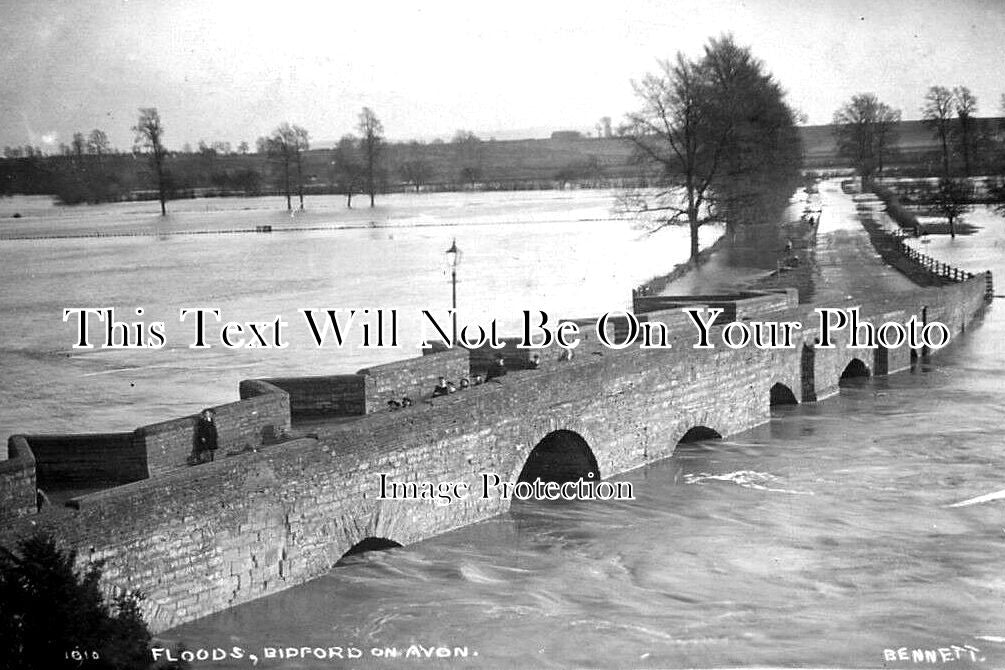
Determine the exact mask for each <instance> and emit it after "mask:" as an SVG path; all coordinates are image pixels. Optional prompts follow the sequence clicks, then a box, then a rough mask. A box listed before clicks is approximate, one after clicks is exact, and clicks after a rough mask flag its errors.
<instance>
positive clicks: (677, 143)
mask: <svg viewBox="0 0 1005 670" xmlns="http://www.w3.org/2000/svg"><path fill="white" fill-rule="evenodd" d="M659 67H660V71H659V72H658V73H656V74H652V73H649V74H646V76H645V77H644V78H643V79H642V80H641V81H639V82H633V83H632V85H633V87H634V88H635V94H636V95H637V96H638V97H639V98H640V100H641V102H642V107H641V109H639V110H638V111H637V112H634V113H631V114H629V115H628V127H627V129H626V132H625V136H626V137H627V138H628V139H629V140H630V141H631V142H632V143H633V145H634V147H635V151H636V154H637V155H638V156H639V158H640V159H642V160H645V161H646V162H649V163H651V164H654V165H655V166H656V167H657V169H658V170H659V172H660V175H659V181H660V183H661V185H662V186H661V187H660V188H659V189H658V191H657V192H656V194H655V198H646V199H645V200H637V201H636V202H635V203H633V204H634V205H635V206H636V207H637V208H641V209H644V210H645V211H657V212H660V213H661V214H660V216H661V217H662V219H663V223H662V224H661V226H664V225H671V224H673V223H676V222H677V221H678V220H680V218H681V217H685V218H686V221H687V224H688V227H689V228H690V231H691V258H692V259H696V258H697V257H698V228H699V226H700V225H701V218H700V215H701V209H702V206H703V204H704V201H705V195H706V192H707V191H708V188H709V186H711V183H712V178H713V177H714V175H715V171H716V169H717V168H718V163H719V157H720V156H719V153H720V152H719V149H718V147H717V146H716V144H715V140H716V135H717V133H715V132H714V130H713V128H712V126H711V119H710V109H709V103H708V81H707V77H706V75H705V73H704V72H703V71H702V68H701V67H700V66H699V65H698V64H697V63H694V62H692V61H690V60H688V59H687V58H685V56H684V54H682V53H679V52H678V54H677V58H676V60H675V61H674V62H670V61H660V63H659ZM720 134H721V133H720ZM705 147H708V149H710V150H709V151H705V150H704V148H705ZM681 190H683V198H680V197H679V194H680V191H681ZM635 197H639V196H635Z"/></svg>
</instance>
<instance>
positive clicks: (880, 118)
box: [834, 93, 900, 187]
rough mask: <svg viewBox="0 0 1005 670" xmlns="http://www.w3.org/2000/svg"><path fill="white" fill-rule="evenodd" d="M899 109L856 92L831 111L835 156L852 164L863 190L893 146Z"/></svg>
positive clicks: (873, 97)
mask: <svg viewBox="0 0 1005 670" xmlns="http://www.w3.org/2000/svg"><path fill="white" fill-rule="evenodd" d="M899 123H900V110H899V109H893V108H892V107H890V106H889V105H887V104H886V103H884V102H880V100H879V98H877V97H876V96H875V95H874V94H872V93H859V94H858V95H854V96H852V99H851V100H849V101H848V102H846V103H845V104H844V105H842V106H841V108H840V109H839V110H837V111H836V112H834V139H835V140H836V141H837V146H838V154H839V155H841V156H844V157H846V158H848V159H850V160H851V161H852V164H853V165H854V166H855V171H856V172H858V174H859V176H861V178H862V182H863V187H865V184H866V183H867V182H868V181H869V179H870V178H871V177H872V175H873V174H874V173H881V172H882V171H883V160H884V157H885V156H886V155H887V153H888V152H889V146H890V145H891V144H893V143H894V141H895V138H896V133H897V125H898V124H899Z"/></svg>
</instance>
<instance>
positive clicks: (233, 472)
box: [0, 275, 987, 631]
mask: <svg viewBox="0 0 1005 670" xmlns="http://www.w3.org/2000/svg"><path fill="white" fill-rule="evenodd" d="M986 288H987V284H986V279H985V277H984V276H983V275H981V276H977V277H970V278H966V279H962V280H961V281H954V282H952V283H950V284H949V285H947V286H943V287H936V288H928V289H921V288H919V289H918V290H916V291H913V292H912V293H910V294H908V295H904V294H899V295H897V296H896V299H895V300H894V299H884V298H883V297H882V296H879V295H877V296H875V298H874V299H871V300H869V301H864V302H863V301H856V302H847V303H846V304H841V305H825V306H827V307H841V308H849V307H852V306H854V307H858V308H859V309H860V311H861V314H862V318H863V320H865V321H869V322H871V323H874V324H877V325H878V324H880V323H885V322H889V321H894V322H899V323H905V322H907V321H908V319H910V318H911V317H912V316H915V317H917V318H918V319H924V320H925V321H926V322H931V321H939V322H942V323H944V324H946V326H947V327H948V328H949V329H950V331H951V332H952V333H953V335H954V336H955V335H956V334H958V333H960V332H962V331H963V330H964V329H965V328H967V327H968V326H969V325H970V324H971V323H972V322H973V321H974V319H975V318H978V317H979V315H980V314H981V312H982V310H983V308H984V306H985V304H986V303H985V296H986V292H987V291H986ZM797 298H798V296H797V295H796V293H795V291H794V290H792V289H788V290H785V289H782V290H778V291H764V292H749V293H744V294H736V295H718V296H690V297H680V298H668V297H662V298H655V299H652V300H648V301H647V300H642V301H640V303H639V304H638V305H637V310H636V311H637V312H638V313H639V315H640V316H639V319H640V320H641V321H648V322H654V323H656V322H659V323H663V324H665V325H666V331H667V333H668V342H669V343H670V344H671V345H672V346H671V347H670V348H657V349H643V348H640V347H639V346H637V345H632V346H629V347H626V348H624V349H620V350H616V349H612V348H610V347H607V346H603V345H601V343H600V342H598V341H597V339H596V337H595V336H594V335H589V334H588V335H587V338H586V339H585V340H584V342H583V343H582V345H581V346H580V347H579V348H577V349H576V350H575V355H574V356H573V357H572V359H571V360H560V357H559V355H558V354H559V352H558V351H557V350H554V349H549V350H545V351H544V352H542V359H541V364H540V366H539V367H537V368H536V369H531V368H532V366H530V365H528V364H527V361H528V352H527V351H526V350H520V349H516V348H515V347H513V346H512V342H510V343H509V344H508V346H507V347H506V348H505V349H504V350H503V353H504V356H505V357H506V361H507V363H508V364H509V367H510V368H513V370H512V371H511V372H510V373H509V374H507V375H506V376H504V377H501V378H498V379H494V380H492V381H490V382H488V383H485V384H481V385H478V386H472V387H471V388H468V389H466V390H463V391H460V392H458V393H455V394H451V395H446V396H441V397H435V398H433V397H429V390H431V389H432V386H433V383H434V381H435V379H436V378H437V377H438V376H439V375H441V374H442V375H444V376H447V377H448V378H451V379H457V378H459V377H461V376H469V375H471V374H472V373H473V372H475V371H477V370H478V368H479V367H480V366H482V365H484V361H485V358H486V356H485V353H486V352H483V351H474V352H468V351H466V350H460V351H458V350H450V351H446V352H440V353H436V354H432V355H428V356H424V357H420V358H417V359H412V360H409V361H403V362H400V363H395V364H391V365H388V366H380V367H376V368H371V369H368V370H362V371H360V372H359V373H357V374H355V375H339V376H334V377H331V376H330V377H312V378H300V379H297V378H277V379H269V380H249V381H247V382H243V383H242V384H241V389H240V391H241V400H239V401H236V402H234V403H232V404H230V405H226V406H223V407H220V408H217V416H218V421H219V432H220V443H221V444H220V448H219V450H218V453H219V456H218V457H217V458H216V460H215V461H213V462H210V463H203V464H199V465H191V464H190V463H191V461H190V456H191V453H192V444H193V434H194V431H195V422H196V419H195V417H183V418H180V419H175V420H172V421H169V422H164V423H163V424H157V425H154V426H145V427H142V428H139V429H137V430H136V431H134V432H133V433H124V434H115V435H97V436H30V435H29V436H23V435H22V436H14V437H12V438H11V439H10V441H9V459H8V460H7V461H0V487H2V488H0V496H2V497H0V505H2V506H3V507H2V508H0V514H2V515H3V516H5V517H6V520H5V521H4V522H3V527H2V528H0V542H2V543H3V544H6V545H8V546H9V545H11V544H12V543H13V542H14V540H15V539H16V538H17V537H21V536H24V535H26V534H29V533H31V532H33V531H36V530H45V531H48V532H50V533H52V534H53V535H54V536H56V537H58V538H59V539H60V540H61V541H63V542H64V543H65V544H66V545H68V546H72V547H74V548H76V549H77V550H78V552H79V555H80V559H81V560H87V559H101V560H104V561H105V566H106V567H105V573H104V580H105V584H106V587H107V588H108V589H109V590H116V589H139V590H141V591H142V592H143V593H144V594H146V596H147V600H146V601H145V609H146V612H145V613H146V615H147V619H148V621H149V623H150V625H151V628H152V629H153V630H155V631H159V630H163V629H166V628H170V627H173V626H176V625H178V624H181V623H184V622H186V621H190V620H192V619H196V618H198V617H201V616H204V615H207V614H210V613H212V612H215V611H218V610H221V609H224V608H227V607H231V606H233V605H236V604H239V603H242V602H245V601H248V600H251V599H254V598H258V597H261V596H264V595H267V594H270V593H275V592H277V591H280V590H282V589H285V588H287V587H290V586H292V585H294V584H298V583H302V582H304V581H307V580H309V579H312V578H315V577H318V576H321V575H323V574H325V573H326V572H328V571H329V570H331V569H332V567H333V566H334V565H335V564H336V563H337V562H338V561H339V560H340V559H341V558H342V557H343V556H344V555H346V554H347V553H355V552H358V551H360V550H365V549H369V548H380V547H382V546H393V544H401V545H406V544H409V543H413V542H417V541H419V540H422V539H425V538H429V537H432V536H435V535H437V534H439V533H443V532H446V531H449V530H451V529H453V528H457V527H459V526H463V525H466V524H471V523H475V522H477V521H480V520H483V519H487V518H489V517H492V516H494V515H497V514H500V513H503V512H505V511H506V510H507V509H508V508H509V505H510V501H509V500H507V499H504V498H502V497H500V496H498V495H490V496H488V497H487V498H483V497H482V496H481V495H480V492H481V479H480V478H481V476H482V474H483V473H495V474H498V476H499V478H500V479H501V480H503V481H510V482H516V481H519V480H523V481H533V480H534V479H537V478H541V479H542V480H545V481H566V480H569V479H575V478H578V477H585V478H589V477H591V475H592V476H593V478H603V479H607V478H610V477H613V476H615V475H618V474H619V473H623V472H626V471H628V470H631V469H633V468H638V467H642V466H644V465H646V464H647V463H650V462H652V461H656V460H659V459H663V458H667V457H668V456H670V455H671V454H672V453H673V452H674V449H675V447H676V446H677V444H678V443H679V442H681V441H682V440H688V439H691V438H699V439H700V438H708V437H718V436H728V435H733V434H735V433H738V432H740V431H743V430H746V429H749V428H751V427H753V426H756V425H758V424H761V423H764V422H766V421H768V420H769V419H770V416H771V406H772V404H777V403H783V402H789V403H792V402H812V401H819V400H822V399H824V398H826V397H828V396H830V395H832V394H834V393H836V392H837V391H838V388H839V384H840V382H841V380H842V377H843V376H848V375H867V374H877V375H878V374H890V373H893V372H896V371H898V370H904V369H907V368H909V367H910V366H911V364H912V359H913V358H915V357H917V356H923V355H927V353H928V352H924V351H916V350H912V349H910V348H909V347H907V346H902V347H898V348H893V349H885V348H878V349H853V348H850V347H849V346H848V344H849V342H848V336H847V332H846V331H842V332H841V333H839V334H838V335H837V337H836V341H835V345H836V346H835V347H834V348H831V349H823V348H818V347H816V346H815V344H816V340H817V339H818V338H819V336H820V333H819V332H818V331H817V329H816V322H817V319H816V316H815V315H814V314H813V313H812V306H810V305H800V304H799V303H798V299H797ZM687 307H692V308H694V307H718V308H721V309H723V310H724V312H723V315H722V316H721V317H720V319H719V321H718V322H717V325H716V326H714V327H713V333H712V341H713V342H716V343H717V346H715V348H713V349H706V350H696V349H693V348H692V345H693V344H694V343H695V342H696V341H697V330H696V328H695V326H694V324H693V323H692V321H691V319H690V317H688V316H687V315H686V314H685V313H684V312H683V311H682V310H683V308H687ZM734 319H735V320H739V321H744V322H753V321H772V322H783V321H794V322H799V323H801V324H803V329H802V330H799V331H796V332H795V337H794V341H793V346H792V347H791V348H778V349H759V348H756V347H754V346H746V347H742V348H737V349H731V348H728V347H726V346H724V345H723V344H722V340H721V330H722V327H723V325H724V324H725V322H726V321H732V320H734ZM623 330H624V329H623V328H622V327H619V326H612V331H617V332H616V333H615V336H617V335H618V334H623ZM521 368H523V369H521ZM402 395H410V396H411V397H413V398H415V399H416V402H415V404H414V405H413V406H411V407H407V408H403V409H400V410H395V411H388V410H387V400H390V399H396V398H400V397H401V396H402ZM110 462H114V463H117V464H118V465H114V466H112V465H108V464H109V463H110ZM100 464H104V465H100ZM96 467H100V468H102V469H101V471H100V472H98V475H99V476H100V478H101V479H102V481H105V482H106V483H107V484H106V485H107V488H104V489H102V490H98V491H93V492H91V493H87V494H84V495H78V496H76V497H73V498H72V499H70V500H69V501H68V502H67V504H66V505H49V506H45V507H43V508H42V509H41V510H38V511H37V508H36V499H35V495H36V487H42V488H45V486H46V485H50V484H49V483H50V482H54V483H58V482H60V481H64V482H66V481H70V482H72V481H76V480H75V479H74V478H77V479H79V480H83V479H85V478H86V476H87V473H92V474H94V473H95V472H97V471H95V470H94V468H96ZM382 474H383V475H386V478H387V480H389V481H391V480H393V481H397V482H415V483H418V482H432V483H439V482H461V483H466V484H467V485H468V487H469V489H470V491H471V493H470V494H468V495H467V496H463V497H458V498H457V499H455V500H452V501H450V502H449V503H445V502H444V501H442V500H439V501H438V500H388V499H380V495H379V494H380V481H381V475H382Z"/></svg>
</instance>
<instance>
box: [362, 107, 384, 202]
mask: <svg viewBox="0 0 1005 670" xmlns="http://www.w3.org/2000/svg"><path fill="white" fill-rule="evenodd" d="M356 127H357V128H358V129H359V135H360V139H359V143H360V152H361V153H362V154H363V170H364V173H363V174H364V178H365V180H366V192H367V194H368V195H369V196H370V206H371V207H373V200H374V196H375V195H376V193H377V181H378V172H379V170H380V156H381V153H382V151H383V148H384V126H383V124H381V122H380V119H378V118H377V115H376V114H374V113H373V110H372V109H370V108H369V107H364V108H363V110H362V111H361V112H360V113H359V123H358V125H357V126H356Z"/></svg>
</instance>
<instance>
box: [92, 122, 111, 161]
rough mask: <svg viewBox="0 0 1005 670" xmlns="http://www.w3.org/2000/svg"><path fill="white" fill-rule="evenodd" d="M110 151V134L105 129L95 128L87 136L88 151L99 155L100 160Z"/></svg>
mask: <svg viewBox="0 0 1005 670" xmlns="http://www.w3.org/2000/svg"><path fill="white" fill-rule="evenodd" d="M109 151H110V145H109V143H108V135H107V134H105V131H103V130H98V129H97V128H95V129H94V130H92V131H91V133H90V134H89V135H88V136H87V153H89V154H91V155H92V156H97V157H98V159H99V160H100V159H101V157H102V156H104V155H105V154H107V153H108V152H109Z"/></svg>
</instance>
